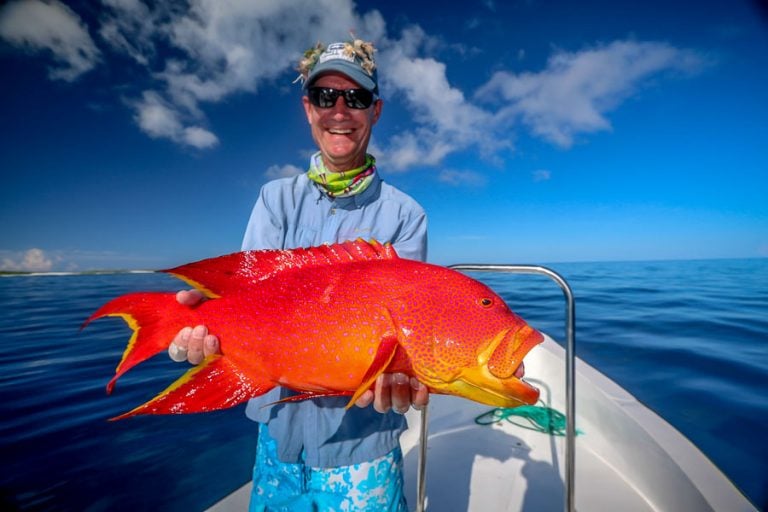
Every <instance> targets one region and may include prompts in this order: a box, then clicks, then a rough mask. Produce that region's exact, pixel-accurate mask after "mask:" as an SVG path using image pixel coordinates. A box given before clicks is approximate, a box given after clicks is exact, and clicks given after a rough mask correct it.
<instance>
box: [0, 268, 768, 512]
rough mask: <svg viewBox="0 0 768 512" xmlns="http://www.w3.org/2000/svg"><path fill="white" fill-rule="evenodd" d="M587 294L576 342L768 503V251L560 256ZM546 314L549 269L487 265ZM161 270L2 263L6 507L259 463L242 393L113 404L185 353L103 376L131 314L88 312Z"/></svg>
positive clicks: (214, 475)
mask: <svg viewBox="0 0 768 512" xmlns="http://www.w3.org/2000/svg"><path fill="white" fill-rule="evenodd" d="M550 268H552V269H554V270H556V271H557V272H559V273H560V274H562V275H563V276H564V277H565V278H566V279H567V280H568V282H569V284H570V286H571V287H572V289H573V291H574V294H575V296H576V308H577V311H576V317H577V331H576V332H577V342H578V349H577V352H578V355H579V356H580V357H581V358H583V359H584V360H586V361H587V362H589V363H590V364H592V365H593V366H595V367H597V368H598V369H600V370H601V371H602V372H604V373H605V374H607V375H608V376H609V377H611V378H613V379H614V380H616V381H617V382H618V383H619V384H621V385H622V386H624V387H625V388H626V389H627V390H628V391H630V392H631V393H633V394H634V395H635V396H637V397H638V398H639V399H640V400H641V401H642V402H644V403H645V404H646V405H648V406H650V407H651V408H653V409H654V410H655V411H656V412H658V413H659V414H661V415H662V416H663V417H664V418H666V419H667V420H668V421H669V422H670V423H672V424H673V425H674V426H675V427H677V428H678V429H679V430H680V431H681V432H683V433H684V434H685V435H686V436H688V438H689V439H691V441H693V442H694V443H695V444H696V445H697V446H699V447H700V448H701V449H702V450H703V451H704V452H705V453H706V454H707V455H708V456H709V457H710V458H711V459H712V460H713V461H714V462H715V464H717V465H718V466H719V467H720V468H721V469H722V470H723V471H724V472H725V473H726V474H727V475H728V476H729V477H730V478H731V479H732V480H733V481H734V483H736V484H737V485H738V486H739V487H740V488H741V489H742V491H743V492H744V493H745V494H746V495H747V496H748V497H749V498H750V499H751V500H752V501H753V503H755V505H756V506H757V507H758V508H768V443H766V442H765V441H764V437H765V433H766V432H767V431H768V346H767V344H768V259H754V260H702V261H675V262H630V263H618V262H615V263H574V264H553V265H551V266H550ZM475 277H477V278H480V279H482V280H484V281H485V282H487V283H488V284H490V285H491V286H492V287H493V288H494V289H495V290H496V291H497V292H499V293H500V294H501V295H502V296H503V297H504V298H505V299H506V300H507V301H508V302H509V304H510V305H511V306H512V308H513V309H514V310H515V311H517V312H518V313H519V314H521V315H522V316H523V317H524V318H526V319H527V320H528V321H529V322H530V323H531V324H533V325H534V326H535V327H537V328H539V329H542V330H544V331H546V332H547V333H549V334H550V335H552V336H553V337H555V338H558V339H563V336H564V328H563V318H564V314H563V309H564V302H563V295H562V292H561V291H560V289H559V288H558V287H557V286H556V285H554V284H553V283H552V282H550V281H549V280H547V279H546V278H544V277H541V276H520V275H501V274H485V273H478V274H475ZM181 287H184V285H183V284H182V283H181V282H180V281H177V280H175V279H173V278H171V277H169V276H165V275H161V274H115V275H82V276H35V277H5V278H0V453H2V472H1V473H0V509H2V510H13V509H14V508H19V509H23V510H73V511H75V510H77V511H80V510H86V511H101V510H105V511H106V510H110V511H112V510H133V509H149V510H179V511H190V510H201V509H204V508H205V507H207V506H209V505H210V504H212V503H213V502H215V501H216V500H217V499H218V498H219V497H221V496H222V495H224V494H226V493H227V492H229V491H231V490H233V489H234V488H236V487H237V486H239V485H240V484H241V483H242V482H244V481H245V480H247V479H248V478H249V474H250V466H251V463H252V457H253V451H254V445H255V443H254V437H255V436H254V424H252V423H251V422H250V421H248V420H246V419H245V418H244V416H243V410H242V407H238V408H234V409H230V410H227V411H220V412H216V413H209V414H204V415H186V416H152V417H137V418H132V419H129V420H125V421H118V422H109V421H107V418H109V417H112V416H114V415H117V414H119V413H122V412H125V411H126V410H128V409H130V408H132V407H134V406H136V405H138V404H140V403H143V402H144V401H146V400H148V399H149V398H151V397H152V396H154V395H155V394H156V393H157V392H159V391H160V390H162V389H164V388H165V386H166V385H167V384H169V383H170V382H171V381H172V380H173V379H174V378H175V377H176V376H177V375H179V374H180V373H181V372H183V371H184V370H185V369H186V367H185V365H177V364H174V363H172V362H170V360H168V358H167V357H164V356H160V357H157V358H155V359H152V360H150V361H148V362H146V363H144V364H142V365H140V366H139V367H137V368H135V369H133V370H132V371H131V372H129V373H128V374H127V375H126V376H124V377H123V378H122V379H121V380H120V382H119V384H118V385H117V387H116V389H115V392H114V393H113V395H112V396H110V397H107V396H106V394H105V390H104V387H105V385H106V383H107V381H108V380H109V378H110V377H111V376H112V374H113V373H114V368H115V366H116V364H117V363H118V361H119V360H120V356H121V354H122V351H123V349H124V347H125V343H126V341H127V339H128V336H129V332H130V331H129V330H128V328H127V327H125V326H124V324H123V322H122V321H121V320H119V319H116V318H108V319H102V320H99V321H97V322H95V323H93V324H91V325H90V326H89V327H88V328H87V329H86V330H84V331H82V332H81V331H80V330H79V328H80V324H81V323H82V322H83V320H84V319H85V318H87V317H88V315H90V313H92V312H93V310H94V309H95V308H96V307H98V306H99V305H101V304H102V303H104V302H106V301H107V300H109V299H111V298H113V297H116V296H117V295H120V294H123V293H127V292H130V291H139V290H171V291H173V290H177V289H179V288H181Z"/></svg>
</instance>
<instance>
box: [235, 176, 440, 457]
mask: <svg viewBox="0 0 768 512" xmlns="http://www.w3.org/2000/svg"><path fill="white" fill-rule="evenodd" d="M357 238H363V239H365V240H369V239H376V240H378V241H379V242H382V243H385V242H389V243H391V244H392V245H393V246H394V248H395V250H396V251H397V253H398V254H399V255H400V257H402V258H409V259H416V260H421V261H424V260H426V256H427V218H426V214H425V213H424V210H423V209H422V208H421V206H420V205H419V204H418V203H417V202H416V201H414V200H413V199H412V198H411V197H410V196H408V195H406V194H404V193H403V192H401V191H399V190H398V189H396V188H394V187H392V186H391V185H389V184H387V183H384V182H383V181H382V180H381V179H380V178H379V176H378V173H377V174H375V175H374V179H373V182H372V183H371V185H370V186H369V187H368V188H367V189H366V190H364V191H363V192H361V193H360V194H357V195H355V196H351V197H342V198H335V199H334V198H330V197H328V196H327V195H326V194H325V193H323V192H322V190H321V189H320V188H319V187H318V186H317V185H316V184H314V183H313V182H312V181H310V180H309V179H308V178H307V176H306V175H305V174H302V175H299V176H295V177H292V178H284V179H279V180H275V181H272V182H269V183H267V184H266V185H264V187H262V189H261V193H260V195H259V198H258V200H257V201H256V204H255V206H254V207H253V212H252V213H251V218H250V221H249V222H248V227H247V228H246V231H245V236H244V238H243V245H242V249H243V250H253V249H292V248H297V247H310V246H317V245H322V244H327V243H335V242H343V241H346V240H355V239H357ZM321 321H322V320H321ZM289 394H290V391H288V390H286V389H284V388H276V389H273V390H272V391H270V392H269V393H267V394H265V395H263V396H260V397H258V398H255V399H252V400H250V401H249V403H248V406H247V408H246V414H247V416H248V417H249V418H251V419H253V420H255V421H258V422H260V423H267V424H268V427H269V433H270V435H271V436H272V437H273V438H274V439H275V440H276V441H277V446H278V457H279V458H280V460H282V461H283V462H299V461H300V460H302V451H303V460H304V461H305V463H306V464H307V465H309V466H314V467H334V466H342V465H350V464H357V463H359V462H364V461H368V460H372V459H375V458H377V457H381V456H382V455H384V454H386V453H388V452H390V451H391V450H393V449H394V448H395V447H396V446H397V443H398V442H399V437H400V434H401V433H402V432H403V430H405V428H406V423H405V419H404V417H403V416H402V415H399V414H396V413H393V412H391V411H390V412H389V413H387V414H380V413H378V412H376V411H375V410H374V409H373V407H372V406H369V407H366V408H359V407H352V408H350V409H349V410H346V409H345V406H346V404H347V402H348V401H349V399H348V398H344V397H339V398H322V399H312V400H304V401H302V402H298V403H289V404H286V403H283V404H276V405H267V404H272V403H274V402H276V401H277V400H280V399H281V398H284V397H286V396H289Z"/></svg>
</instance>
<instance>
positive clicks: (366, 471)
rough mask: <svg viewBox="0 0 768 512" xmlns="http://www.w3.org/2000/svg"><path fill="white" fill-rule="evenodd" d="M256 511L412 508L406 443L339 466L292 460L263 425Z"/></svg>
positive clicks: (253, 510) (252, 509) (255, 477)
mask: <svg viewBox="0 0 768 512" xmlns="http://www.w3.org/2000/svg"><path fill="white" fill-rule="evenodd" d="M249 510H250V512H266V511H269V512H315V511H320V512H331V511H333V512H336V511H338V512H341V511H360V512H363V511H364V512H374V511H375V512H385V511H386V512H406V511H407V510H408V507H407V506H406V504H405V496H403V456H402V453H401V451H400V448H399V447H398V448H395V449H394V450H392V451H391V452H390V453H388V454H386V455H384V456H383V457H380V458H378V459H374V460H372V461H370V462H363V463H361V464H353V465H351V466H341V467H336V468H313V467H309V466H305V465H304V464H301V463H299V464H287V463H284V462H280V460H278V458H277V444H276V443H275V440H274V439H272V437H270V435H269V433H268V430H267V428H266V427H265V426H264V425H261V424H260V425H259V440H258V443H257V448H256V464H255V465H254V468H253V491H252V493H251V505H250V509H249Z"/></svg>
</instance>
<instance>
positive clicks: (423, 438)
mask: <svg viewBox="0 0 768 512" xmlns="http://www.w3.org/2000/svg"><path fill="white" fill-rule="evenodd" d="M448 268H451V269H453V270H461V271H470V272H507V273H512V274H536V275H543V276H546V277H549V278H550V279H552V280H553V281H554V282H555V283H557V284H558V285H559V286H560V288H561V289H562V291H563V294H564V296H565V302H566V304H565V337H566V344H565V416H566V430H565V503H564V508H565V510H566V512H573V511H574V510H576V507H575V495H574V490H575V489H574V477H575V471H576V378H575V375H576V374H575V368H576V366H575V360H576V333H575V324H576V311H575V304H574V299H573V292H572V291H571V287H570V286H569V285H568V283H567V282H566V281H565V279H563V277H562V276H560V274H558V273H556V272H554V271H553V270H550V269H548V268H546V267H541V266H537V265H482V264H472V265H470V264H459V265H451V266H450V267H448ZM428 421H429V407H425V408H424V409H422V410H421V430H420V437H419V462H418V471H417V480H418V481H417V485H416V499H417V503H416V510H417V511H418V512H424V510H425V503H426V498H427V478H426V467H427V431H428V428H427V422H428Z"/></svg>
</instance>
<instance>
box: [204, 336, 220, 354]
mask: <svg viewBox="0 0 768 512" xmlns="http://www.w3.org/2000/svg"><path fill="white" fill-rule="evenodd" d="M218 344H219V340H217V339H216V338H214V337H210V338H206V340H205V346H206V347H207V348H208V350H211V351H213V350H216V347H217V345H218Z"/></svg>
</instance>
